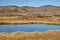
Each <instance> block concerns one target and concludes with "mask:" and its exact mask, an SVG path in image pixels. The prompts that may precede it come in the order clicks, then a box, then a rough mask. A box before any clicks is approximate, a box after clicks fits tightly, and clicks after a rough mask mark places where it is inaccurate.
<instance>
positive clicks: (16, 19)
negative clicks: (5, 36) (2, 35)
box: [0, 16, 60, 25]
mask: <svg viewBox="0 0 60 40" xmlns="http://www.w3.org/2000/svg"><path fill="white" fill-rule="evenodd" d="M0 22H3V23H10V24H14V23H16V24H24V23H28V24H30V23H33V24H34V23H36V24H39V23H43V24H59V25H60V19H59V18H39V19H37V20H27V19H26V20H21V19H19V16H12V17H11V16H8V17H7V16H3V17H0Z"/></svg>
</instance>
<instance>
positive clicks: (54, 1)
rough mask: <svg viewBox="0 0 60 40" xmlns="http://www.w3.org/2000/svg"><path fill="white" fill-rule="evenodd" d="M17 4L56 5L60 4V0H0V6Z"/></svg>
mask: <svg viewBox="0 0 60 40" xmlns="http://www.w3.org/2000/svg"><path fill="white" fill-rule="evenodd" d="M5 5H17V6H35V7H38V6H43V5H55V6H60V0H0V6H5Z"/></svg>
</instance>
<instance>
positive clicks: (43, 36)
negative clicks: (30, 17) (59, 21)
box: [0, 31, 60, 40]
mask: <svg viewBox="0 0 60 40" xmlns="http://www.w3.org/2000/svg"><path fill="white" fill-rule="evenodd" d="M0 40H60V31H47V32H14V33H10V34H8V33H0Z"/></svg>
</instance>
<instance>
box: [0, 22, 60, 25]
mask: <svg viewBox="0 0 60 40" xmlns="http://www.w3.org/2000/svg"><path fill="white" fill-rule="evenodd" d="M25 24H45V25H60V24H58V23H37V22H30V23H9V22H0V25H25Z"/></svg>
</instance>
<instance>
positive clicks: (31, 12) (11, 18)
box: [0, 5, 60, 25]
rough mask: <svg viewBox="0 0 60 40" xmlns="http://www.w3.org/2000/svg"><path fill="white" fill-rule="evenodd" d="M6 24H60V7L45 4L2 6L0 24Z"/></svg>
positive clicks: (0, 7) (0, 8)
mask: <svg viewBox="0 0 60 40" xmlns="http://www.w3.org/2000/svg"><path fill="white" fill-rule="evenodd" d="M5 24H15V25H16V24H54V25H60V7H59V6H53V5H44V6H40V7H31V6H21V7H19V6H15V5H10V6H0V25H5Z"/></svg>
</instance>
